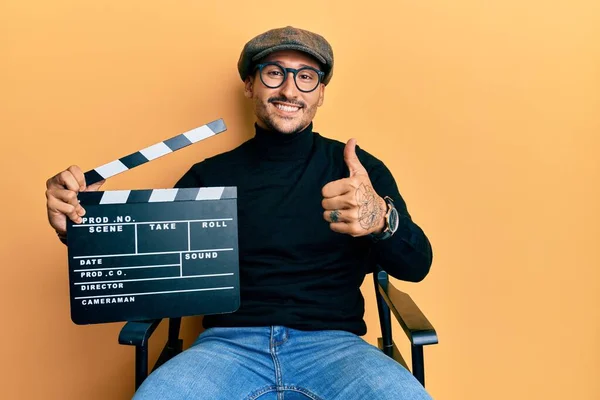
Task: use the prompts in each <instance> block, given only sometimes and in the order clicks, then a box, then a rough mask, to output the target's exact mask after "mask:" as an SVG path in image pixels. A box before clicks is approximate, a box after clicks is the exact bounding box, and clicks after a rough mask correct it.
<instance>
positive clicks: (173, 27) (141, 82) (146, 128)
mask: <svg viewBox="0 0 600 400" xmlns="http://www.w3.org/2000/svg"><path fill="white" fill-rule="evenodd" d="M288 24H291V25H294V26H299V27H303V28H306V29H310V30H314V31H317V32H320V33H321V34H323V35H324V36H325V37H326V38H328V40H329V41H330V42H331V44H332V45H333V48H334V51H335V60H336V69H335V75H334V77H333V80H332V82H331V84H330V85H329V86H328V87H327V90H326V93H325V104H324V106H323V107H322V108H321V109H320V111H319V113H318V114H317V118H316V121H315V123H316V127H315V129H316V130H317V131H318V132H320V133H322V134H324V135H326V136H329V137H332V138H336V139H339V140H346V139H348V138H350V137H356V138H357V139H358V143H359V145H360V146H362V147H363V148H365V149H366V150H368V151H370V152H371V153H373V154H375V155H376V156H378V157H379V158H381V159H382V160H384V161H385V162H386V163H387V165H388V166H389V167H390V169H391V170H392V172H393V173H394V175H395V177H396V179H397V181H398V184H399V187H400V190H401V193H402V194H403V195H404V197H405V199H406V201H407V203H408V206H409V210H410V211H411V213H412V214H413V217H414V218H415V220H416V221H417V222H418V223H419V224H420V225H421V226H422V227H423V229H424V230H425V232H426V233H427V234H428V236H429V237H430V239H431V241H432V243H433V246H434V252H435V260H434V265H433V268H432V271H431V274H430V275H429V276H428V277H427V278H426V280H425V281H424V282H422V283H419V284H410V283H400V284H399V286H400V288H401V289H403V290H405V291H408V292H409V293H410V294H411V295H412V296H413V298H414V299H415V300H416V301H417V303H418V304H419V305H420V306H421V308H422V309H423V310H425V311H426V313H427V315H428V317H429V318H430V319H431V321H432V322H433V323H434V325H435V327H436V328H437V330H438V333H439V337H440V344H439V345H437V346H433V347H428V348H426V350H425V357H426V360H425V362H426V371H427V384H428V388H429V390H430V392H431V393H432V395H433V396H434V398H436V399H456V400H459V399H460V400H464V399H557V400H558V399H590V400H591V399H598V398H600V380H599V379H598V376H599V375H600V344H599V339H600V337H599V336H600V332H599V328H600V308H599V307H598V305H599V301H600V294H599V289H600V287H599V286H600V279H599V278H600V273H599V271H598V269H599V268H598V267H599V261H600V260H599V258H600V257H599V256H598V239H599V237H600V235H599V233H600V221H599V218H598V202H599V200H600V198H599V194H598V183H599V178H600V176H599V165H598V150H599V146H598V145H599V139H598V133H599V128H600V115H599V111H600V95H599V94H598V93H599V89H600V50H599V49H600V46H599V43H600V2H598V1H597V0H587V1H586V0H569V1H567V0H557V1H541V0H531V1H523V0H505V1H500V0H497V1H481V0H455V1H441V0H431V1H406V0H402V1H396V0H387V1H369V2H361V3H355V4H354V5H351V4H350V2H348V1H324V0H320V1H310V0H307V1H298V2H250V1H239V2H231V1H220V2H209V1H199V0H186V1H184V0H179V1H139V0H136V1H133V0H129V1H96V2H88V1H75V0H53V1H41V0H38V1H34V0H2V1H1V2H0V69H1V74H0V79H1V82H0V83H1V85H0V132H1V133H2V150H1V152H2V154H1V157H0V167H1V170H0V174H1V175H0V176H1V177H2V182H1V183H2V196H1V200H0V201H1V202H2V203H1V205H0V212H1V224H2V225H1V228H2V229H1V232H2V233H1V235H2V240H1V241H0V246H2V250H1V257H2V259H1V264H0V265H1V267H0V268H1V273H2V276H1V282H2V290H1V296H2V297H1V299H0V304H1V305H2V317H3V324H2V329H0V332H1V335H2V336H1V337H0V343H1V346H2V348H1V353H0V354H2V366H1V367H0V368H2V371H0V379H1V381H2V384H1V385H0V392H1V393H0V397H2V398H5V399H41V398H44V399H117V398H128V397H130V396H131V394H132V385H133V349H132V348H129V347H124V346H119V345H118V344H117V335H118V332H119V329H120V327H121V325H122V324H107V325H93V326H76V325H74V324H73V323H72V322H71V320H70V316H69V301H68V288H69V287H68V277H67V264H66V249H65V247H64V246H63V245H62V244H60V243H59V242H58V240H56V238H55V236H54V233H53V232H52V230H51V229H50V228H49V226H48V225H47V223H46V215H45V197H44V190H45V181H46V179H47V178H48V177H50V176H51V175H53V174H54V173H56V172H58V171H60V170H61V169H64V168H66V167H68V166H69V165H70V164H78V165H80V166H81V167H82V168H83V169H84V170H88V169H91V168H94V167H97V166H99V165H101V164H104V163H106V162H108V161H112V160H114V159H116V158H118V157H121V156H123V155H126V154H128V153H129V152H133V151H136V150H138V149H141V148H143V147H145V146H148V145H151V144H154V143H156V142H158V141H160V140H162V139H165V138H168V137H170V136H173V135H175V134H177V133H181V132H184V131H186V130H188V129H191V128H194V127H196V126H198V125H202V124H204V123H206V122H209V121H212V120H214V119H216V118H221V117H222V118H224V119H225V121H226V123H227V125H228V128H229V130H228V131H227V132H226V133H224V134H222V135H219V136H218V137H216V138H212V139H210V140H207V141H205V142H202V143H200V144H197V145H194V146H191V147H189V148H187V149H185V150H183V151H181V152H179V153H176V154H173V155H169V156H167V157H165V158H162V159H160V160H157V161H155V162H152V163H150V164H147V165H145V166H143V167H140V168H138V169H137V170H133V171H129V172H127V173H125V174H122V175H120V176H118V177H115V178H113V179H111V180H110V181H109V182H108V183H107V184H106V186H105V188H106V189H140V188H163V187H170V186H171V185H172V184H173V183H174V182H175V181H176V180H177V178H178V177H179V176H180V175H181V174H182V173H184V172H185V171H186V170H187V168H188V167H189V166H190V165H191V164H192V163H194V162H196V161H199V160H202V159H204V158H205V157H208V156H210V155H213V154H216V153H219V152H222V151H225V150H228V149H230V148H232V147H234V146H236V145H237V144H239V143H241V142H242V141H243V140H246V139H247V138H249V137H250V136H251V134H252V129H251V124H252V122H253V116H252V111H251V109H250V107H249V103H248V101H247V100H246V99H244V97H243V95H242V84H241V82H240V81H239V78H238V76H237V71H236V62H237V59H238V56H239V51H240V50H241V47H242V46H243V44H244V43H245V42H246V41H247V40H248V39H249V38H251V37H252V36H254V35H256V34H258V33H260V32H263V31H265V30H267V29H269V28H272V27H278V26H285V25H288ZM371 285H372V283H371V280H370V278H369V280H368V281H367V282H366V285H365V293H366V294H367V296H368V299H369V304H368V312H369V316H368V321H369V327H370V332H369V334H368V335H367V336H366V339H367V340H369V341H370V342H374V341H375V338H376V337H377V335H378V334H379V328H378V325H377V322H376V319H375V318H376V313H375V306H374V304H373V302H372V290H371V287H372V286H371ZM198 326H199V321H198V320H197V319H192V318H190V319H186V320H185V327H184V328H185V335H186V336H185V337H186V346H187V345H189V343H190V340H191V338H192V337H194V336H195V335H196V333H197V332H195V331H194V329H197V328H198ZM160 334H161V335H164V328H163V329H161V331H160ZM395 337H396V339H397V341H401V342H402V344H403V348H404V349H406V346H405V341H403V335H402V334H401V333H400V331H399V330H397V331H396V333H395Z"/></svg>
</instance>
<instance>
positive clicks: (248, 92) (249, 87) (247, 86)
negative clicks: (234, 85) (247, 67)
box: [244, 76, 254, 99]
mask: <svg viewBox="0 0 600 400" xmlns="http://www.w3.org/2000/svg"><path fill="white" fill-rule="evenodd" d="M253 95H254V77H253V76H247V77H246V79H245V80H244V96H246V97H247V98H249V99H251V98H252V96H253Z"/></svg>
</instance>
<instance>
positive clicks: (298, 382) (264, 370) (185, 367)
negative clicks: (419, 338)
mask: <svg viewBox="0 0 600 400" xmlns="http://www.w3.org/2000/svg"><path fill="white" fill-rule="evenodd" d="M134 399H135V400H145V399H160V400H171V399H209V400H221V399H222V400H238V399H239V400H242V399H243V400H294V399H295V400H308V399H311V400H333V399H341V400H353V399H357V400H375V399H394V400H401V399H431V397H430V396H429V395H428V394H427V392H425V390H424V389H423V387H422V386H421V385H420V384H419V382H418V381H417V380H416V379H415V378H414V377H413V376H412V375H411V374H410V372H408V371H407V370H406V369H405V368H404V367H402V366H401V365H400V364H398V363H396V362H395V361H394V360H392V359H391V358H389V357H388V356H386V355H385V354H383V353H382V352H381V351H380V350H379V349H378V348H377V347H375V346H372V345H371V344H369V343H367V342H365V341H364V340H363V339H362V338H360V337H359V336H356V335H354V334H352V333H349V332H343V331H316V332H307V331H299V330H295V329H289V328H286V327H282V326H272V327H253V328H211V329H208V330H206V331H204V332H203V333H202V334H201V335H200V336H199V337H198V339H197V340H196V342H195V343H194V344H193V345H192V347H190V348H189V349H187V350H185V351H184V352H182V353H181V354H179V355H178V356H176V357H174V358H173V359H171V360H170V361H168V362H167V363H165V364H164V365H162V366H161V367H160V368H158V369H157V370H156V371H154V372H153V373H152V374H150V376H148V378H147V379H146V380H145V381H144V383H143V384H142V385H141V386H140V388H139V390H138V391H137V393H136V394H135V396H134Z"/></svg>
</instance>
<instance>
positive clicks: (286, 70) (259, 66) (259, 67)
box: [254, 61, 325, 93]
mask: <svg viewBox="0 0 600 400" xmlns="http://www.w3.org/2000/svg"><path fill="white" fill-rule="evenodd" d="M267 65H275V66H277V67H279V68H281V69H282V70H283V80H282V81H281V83H280V84H279V85H277V86H269V85H267V84H266V83H265V81H264V80H263V77H262V70H263V68H264V67H266V66H267ZM256 70H258V75H259V76H260V81H261V82H262V83H263V85H265V86H266V87H268V88H270V89H277V88H278V87H281V86H282V85H283V84H284V83H285V81H286V80H287V77H288V75H289V74H290V72H291V73H292V74H293V75H294V84H295V85H296V88H298V90H299V91H301V92H302V93H310V92H314V91H315V89H316V88H318V87H319V84H320V83H321V82H322V81H323V78H324V77H325V72H323V71H319V70H318V69H316V68H313V67H302V68H299V69H296V68H286V67H284V66H283V65H281V64H279V63H276V62H272V61H270V62H265V63H260V64H257V65H256V66H255V67H254V72H256ZM304 70H309V71H314V72H316V73H317V76H318V77H319V80H318V81H317V84H316V85H315V87H314V88H313V89H311V90H302V89H300V86H298V82H297V81H296V77H297V76H298V73H299V72H301V71H304Z"/></svg>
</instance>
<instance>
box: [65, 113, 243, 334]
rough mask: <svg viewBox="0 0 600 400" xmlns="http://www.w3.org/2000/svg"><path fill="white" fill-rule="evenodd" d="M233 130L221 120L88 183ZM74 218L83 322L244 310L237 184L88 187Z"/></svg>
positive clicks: (75, 276) (74, 302)
mask: <svg viewBox="0 0 600 400" xmlns="http://www.w3.org/2000/svg"><path fill="white" fill-rule="evenodd" d="M225 130H226V127H225V124H224V122H223V120H221V119H219V120H216V121H213V122H211V123H209V124H207V125H203V126H201V127H198V128H196V129H193V130H191V131H189V132H186V133H183V134H181V135H177V136H175V137H173V138H171V139H168V140H166V141H163V142H160V143H157V144H155V145H153V146H150V147H148V148H146V149H144V150H140V151H138V152H135V153H132V154H130V155H128V156H126V157H123V158H120V159H119V160H116V161H113V162H111V163H108V164H105V165H103V166H101V167H98V168H95V169H93V170H91V171H88V172H86V173H85V178H86V183H87V184H88V185H90V184H93V183H96V182H99V181H100V180H103V179H106V178H109V177H111V176H114V175H116V174H118V173H121V172H124V171H127V170H129V169H131V168H134V167H137V166H139V165H142V164H144V163H146V162H148V161H151V160H154V159H156V158H158V157H161V156H163V155H165V154H168V153H171V152H173V151H176V150H179V149H182V148H184V147H186V146H188V145H190V144H193V143H196V142H198V141H200V140H203V139H206V138H208V137H211V136H214V135H216V134H218V133H221V132H223V131H225ZM78 198H79V201H80V203H81V204H82V205H83V207H84V208H85V209H86V215H85V216H84V217H83V218H84V219H83V221H82V222H81V223H80V224H75V223H73V222H72V221H70V220H69V219H67V246H68V258H69V282H70V294H71V295H70V298H71V319H72V320H73V322H74V323H76V324H97V323H106V322H117V321H139V320H146V319H157V318H166V317H181V316H187V315H201V314H219V313H228V312H234V311H235V310H237V308H238V307H239V304H240V294H239V253H238V234H237V232H238V229H237V190H236V187H205V188H192V189H188V188H186V189H152V190H115V191H104V192H102V191H98V192H81V193H79V196H78Z"/></svg>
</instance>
